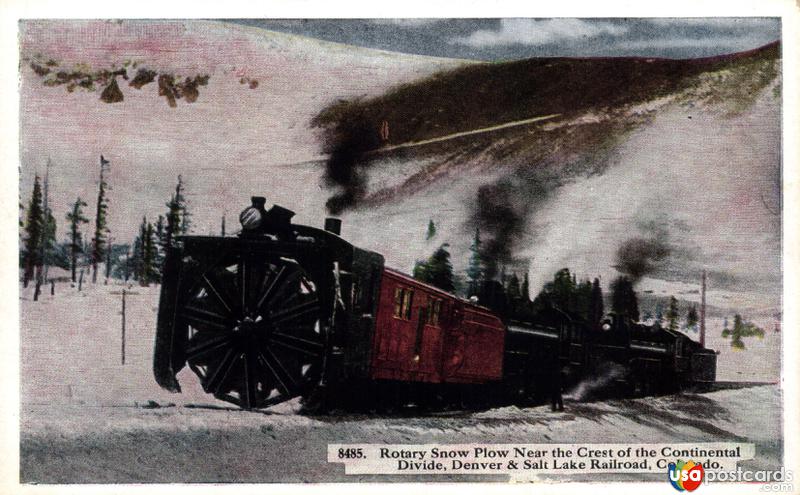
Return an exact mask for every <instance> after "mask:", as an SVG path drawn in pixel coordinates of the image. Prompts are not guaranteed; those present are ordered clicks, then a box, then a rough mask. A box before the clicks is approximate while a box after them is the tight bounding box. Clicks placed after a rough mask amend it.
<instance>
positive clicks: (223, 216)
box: [222, 215, 225, 237]
mask: <svg viewBox="0 0 800 495" xmlns="http://www.w3.org/2000/svg"><path fill="white" fill-rule="evenodd" d="M222 237H225V215H222Z"/></svg>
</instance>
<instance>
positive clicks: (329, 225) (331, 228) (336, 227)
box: [325, 217, 342, 235]
mask: <svg viewBox="0 0 800 495" xmlns="http://www.w3.org/2000/svg"><path fill="white" fill-rule="evenodd" d="M325 230H327V231H328V232H330V233H332V234H336V235H340V234H341V232H342V221H341V220H340V219H338V218H331V217H328V218H326V219H325Z"/></svg>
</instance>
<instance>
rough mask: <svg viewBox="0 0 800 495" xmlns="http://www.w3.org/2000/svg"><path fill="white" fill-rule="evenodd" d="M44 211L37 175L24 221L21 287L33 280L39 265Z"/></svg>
mask: <svg viewBox="0 0 800 495" xmlns="http://www.w3.org/2000/svg"><path fill="white" fill-rule="evenodd" d="M44 221H45V220H44V211H43V210H42V186H41V183H40V181H39V176H38V175H37V176H36V177H35V178H34V180H33V192H32V193H31V199H30V202H29V203H28V215H27V218H26V219H25V244H24V253H23V257H22V264H23V270H24V271H23V285H24V286H25V287H27V286H28V282H29V281H30V280H31V279H32V278H33V272H34V270H35V268H36V267H37V266H39V265H40V264H41V256H40V253H41V245H42V244H41V243H42V234H43V232H44Z"/></svg>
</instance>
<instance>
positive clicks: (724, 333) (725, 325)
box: [722, 316, 731, 339]
mask: <svg viewBox="0 0 800 495" xmlns="http://www.w3.org/2000/svg"><path fill="white" fill-rule="evenodd" d="M730 335H731V331H730V329H729V328H728V317H727V316H726V317H725V319H724V320H723V323H722V337H723V338H725V339H727V338H728V337H730Z"/></svg>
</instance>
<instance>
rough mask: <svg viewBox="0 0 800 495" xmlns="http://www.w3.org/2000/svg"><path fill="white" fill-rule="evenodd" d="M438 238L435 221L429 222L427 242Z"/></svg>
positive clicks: (426, 235) (426, 234)
mask: <svg viewBox="0 0 800 495" xmlns="http://www.w3.org/2000/svg"><path fill="white" fill-rule="evenodd" d="M434 237H436V225H435V224H434V223H433V220H429V221H428V231H427V232H426V233H425V240H426V241H430V240H431V239H433V238H434Z"/></svg>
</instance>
